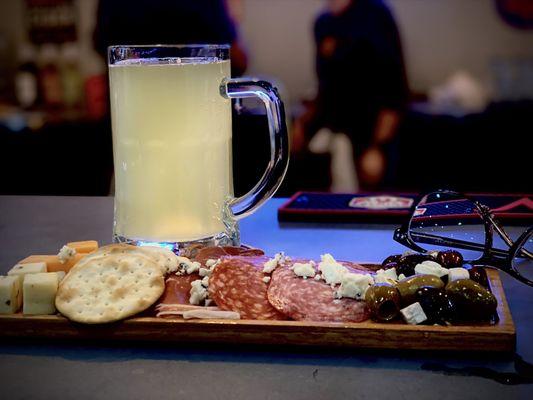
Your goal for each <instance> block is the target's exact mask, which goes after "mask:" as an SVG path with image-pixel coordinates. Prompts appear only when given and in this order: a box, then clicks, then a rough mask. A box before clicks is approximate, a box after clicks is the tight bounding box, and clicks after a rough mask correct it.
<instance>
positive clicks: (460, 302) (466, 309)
mask: <svg viewBox="0 0 533 400" xmlns="http://www.w3.org/2000/svg"><path fill="white" fill-rule="evenodd" d="M446 293H448V296H449V297H450V298H451V299H452V301H453V302H454V304H455V306H456V308H457V316H458V317H459V319H464V320H487V319H490V318H492V316H493V315H494V313H495V311H496V307H497V306H498V303H497V301H496V297H494V295H493V294H492V293H491V292H489V291H488V290H487V289H485V288H484V287H483V286H481V285H480V284H479V283H477V282H474V281H473V280H471V279H459V280H457V281H453V282H450V283H448V285H446Z"/></svg>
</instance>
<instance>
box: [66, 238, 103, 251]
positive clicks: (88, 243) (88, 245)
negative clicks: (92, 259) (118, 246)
mask: <svg viewBox="0 0 533 400" xmlns="http://www.w3.org/2000/svg"><path fill="white" fill-rule="evenodd" d="M67 246H68V247H70V248H72V249H74V250H76V253H85V254H87V253H92V252H93V251H96V250H97V249H98V242H97V241H96V240H84V241H81V242H69V243H67Z"/></svg>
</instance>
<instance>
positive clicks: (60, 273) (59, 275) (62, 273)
mask: <svg viewBox="0 0 533 400" xmlns="http://www.w3.org/2000/svg"><path fill="white" fill-rule="evenodd" d="M55 274H57V281H58V282H61V281H62V280H63V278H64V277H65V275H66V272H65V271H57V272H55Z"/></svg>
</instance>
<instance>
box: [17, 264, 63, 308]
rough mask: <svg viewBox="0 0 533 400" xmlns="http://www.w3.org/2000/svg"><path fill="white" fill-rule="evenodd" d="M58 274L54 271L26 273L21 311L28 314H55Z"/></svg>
mask: <svg viewBox="0 0 533 400" xmlns="http://www.w3.org/2000/svg"><path fill="white" fill-rule="evenodd" d="M58 283H59V279H58V276H57V274H56V273H55V272H42V273H37V274H28V275H26V276H25V278H24V284H23V295H24V305H23V306H22V312H23V313H24V314H30V315H46V314H55V312H56V307H55V299H56V293H57V286H58Z"/></svg>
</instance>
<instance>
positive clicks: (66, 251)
mask: <svg viewBox="0 0 533 400" xmlns="http://www.w3.org/2000/svg"><path fill="white" fill-rule="evenodd" d="M75 255H76V250H75V249H73V248H72V247H68V246H67V245H64V246H63V247H61V249H60V250H59V253H57V258H59V262H60V263H61V264H65V263H66V262H68V260H70V259H71V258H72V257H74V256H75Z"/></svg>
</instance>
